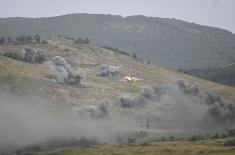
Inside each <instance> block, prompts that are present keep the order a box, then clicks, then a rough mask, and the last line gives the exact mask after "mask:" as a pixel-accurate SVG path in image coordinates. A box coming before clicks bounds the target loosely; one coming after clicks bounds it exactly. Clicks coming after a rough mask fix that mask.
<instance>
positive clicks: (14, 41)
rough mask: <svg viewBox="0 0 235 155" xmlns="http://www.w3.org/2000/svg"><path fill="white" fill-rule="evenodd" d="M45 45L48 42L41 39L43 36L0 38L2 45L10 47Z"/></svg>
mask: <svg viewBox="0 0 235 155" xmlns="http://www.w3.org/2000/svg"><path fill="white" fill-rule="evenodd" d="M33 42H35V43H44V44H46V43H47V42H46V41H45V40H42V39H41V36H40V35H38V34H36V35H33V36H30V35H21V36H18V37H16V38H10V37H0V45H9V44H14V45H17V44H24V43H33Z"/></svg>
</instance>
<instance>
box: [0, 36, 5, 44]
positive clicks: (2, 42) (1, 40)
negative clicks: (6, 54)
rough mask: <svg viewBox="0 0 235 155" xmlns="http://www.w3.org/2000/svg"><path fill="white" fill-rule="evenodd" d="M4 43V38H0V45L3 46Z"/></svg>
mask: <svg viewBox="0 0 235 155" xmlns="http://www.w3.org/2000/svg"><path fill="white" fill-rule="evenodd" d="M5 42H6V40H5V37H2V38H1V39H0V45H3V44H5Z"/></svg>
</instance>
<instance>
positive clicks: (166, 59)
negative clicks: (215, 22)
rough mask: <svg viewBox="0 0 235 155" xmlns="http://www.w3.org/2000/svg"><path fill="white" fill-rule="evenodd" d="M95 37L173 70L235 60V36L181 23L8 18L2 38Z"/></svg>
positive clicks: (84, 17) (3, 21)
mask: <svg viewBox="0 0 235 155" xmlns="http://www.w3.org/2000/svg"><path fill="white" fill-rule="evenodd" d="M36 33H38V34H40V35H41V36H44V37H49V36H58V35H61V36H65V37H73V38H83V39H84V38H87V37H88V38H89V39H90V41H91V44H93V45H97V46H110V47H113V48H118V49H120V50H124V51H127V52H129V53H130V54H133V53H136V54H137V56H138V57H140V58H144V59H145V60H150V61H151V63H154V64H158V65H161V66H164V67H167V68H173V69H180V68H181V69H192V68H214V67H220V66H223V65H225V64H228V63H229V62H232V61H234V60H235V52H234V51H235V46H234V44H235V35H234V34H232V33H231V32H229V31H226V30H223V29H219V28H213V27H208V26H202V25H198V24H194V23H188V22H185V21H181V20H176V19H164V18H158V17H145V16H130V17H122V16H112V15H91V14H71V15H64V16H58V17H49V18H36V19H33V18H19V17H16V18H2V19H0V36H5V37H17V36H19V35H35V34H36Z"/></svg>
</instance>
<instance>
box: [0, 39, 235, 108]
mask: <svg viewBox="0 0 235 155" xmlns="http://www.w3.org/2000/svg"><path fill="white" fill-rule="evenodd" d="M24 46H25V45H23V46H22V45H18V46H17V47H18V49H19V50H20V49H21V48H22V47H24ZM29 46H32V47H40V48H44V49H46V50H47V54H48V56H49V57H51V56H55V55H60V56H63V57H65V58H66V59H67V60H68V61H69V62H70V63H71V64H72V65H73V66H74V67H75V68H78V67H82V68H83V69H84V71H85V73H86V78H85V79H84V80H83V82H82V83H83V84H84V85H85V86H86V87H83V86H78V87H74V86H73V85H61V84H53V83H52V82H50V80H49V81H48V79H50V78H53V77H55V76H56V73H55V72H53V70H51V69H50V67H48V66H47V65H40V64H30V63H24V62H22V61H19V60H14V59H9V58H7V57H4V56H0V60H1V61H0V73H1V74H0V78H1V80H2V82H4V83H5V85H7V84H9V85H8V87H11V89H13V90H14V91H16V92H17V91H18V90H20V92H23V90H24V89H22V90H21V87H19V86H21V85H22V86H24V87H27V86H28V85H29V86H30V84H31V83H30V81H33V82H32V85H35V83H36V84H39V85H40V84H41V86H40V87H39V88H37V89H35V91H40V92H45V94H47V93H49V96H51V95H53V94H57V95H58V97H59V98H60V99H59V100H64V101H65V102H66V103H71V104H79V103H94V101H99V100H101V99H104V98H109V99H114V100H115V99H117V97H118V96H120V95H121V94H123V93H131V94H135V93H137V92H139V91H140V90H141V89H142V88H144V87H145V86H146V85H151V84H164V83H171V82H175V81H176V80H178V79H185V80H186V81H188V82H193V83H198V84H199V86H200V87H201V88H202V89H204V90H207V91H215V92H217V93H219V94H221V95H223V96H225V98H227V99H229V100H232V101H235V88H234V87H229V86H224V85H221V84H217V83H213V82H209V81H206V80H203V79H199V78H195V77H192V76H188V75H185V74H181V73H178V72H175V71H171V70H166V69H164V68H162V67H159V66H156V65H146V64H144V63H141V62H140V61H138V60H135V59H133V58H131V57H128V56H125V55H123V54H119V53H116V52H114V51H111V50H108V49H103V48H99V47H95V46H91V45H87V44H78V45H74V44H73V41H72V40H68V39H62V38H52V39H49V40H48V44H46V45H44V44H31V45H30V44H29ZM12 49H17V48H15V47H10V48H0V53H3V52H6V51H7V50H9V51H12ZM104 63H106V64H109V65H122V66H123V68H124V73H123V75H132V76H135V77H137V78H139V79H142V80H141V81H138V82H137V83H134V84H133V85H127V84H126V83H122V82H120V79H121V78H122V76H114V77H107V78H104V77H99V76H97V73H98V69H99V66H100V65H102V64H104ZM9 77H11V78H9ZM12 78H13V79H14V78H15V79H19V81H18V82H19V83H17V85H18V86H17V87H16V86H15V85H14V84H15V83H12V80H11V79H12ZM22 79H29V80H28V81H27V80H26V81H25V82H26V83H27V82H29V83H28V84H26V85H24V84H25V83H24V84H23V83H21V80H22ZM13 81H14V80H13ZM16 82H17V81H16ZM2 86H4V85H2ZM32 87H35V86H32ZM25 90H27V89H26V88H25ZM42 90H43V91H42ZM50 93H51V94H50Z"/></svg>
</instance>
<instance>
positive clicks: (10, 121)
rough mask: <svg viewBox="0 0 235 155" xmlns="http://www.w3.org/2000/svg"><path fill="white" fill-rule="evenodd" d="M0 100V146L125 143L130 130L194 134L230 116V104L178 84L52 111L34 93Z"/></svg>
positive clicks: (0, 93) (233, 112)
mask: <svg viewBox="0 0 235 155" xmlns="http://www.w3.org/2000/svg"><path fill="white" fill-rule="evenodd" d="M0 99H1V100H0V148H4V147H6V146H7V145H10V144H11V145H20V146H22V145H23V146H24V145H32V144H35V143H39V142H43V141H45V140H47V139H53V138H62V139H63V138H65V139H69V138H81V137H85V138H87V139H94V138H95V139H97V140H98V142H107V143H117V142H126V141H127V138H128V136H130V135H133V133H136V131H144V132H156V133H157V131H164V132H175V131H177V132H179V131H180V132H185V133H186V132H189V133H190V132H191V133H195V132H197V133H198V132H199V133H200V132H201V131H203V132H204V131H210V130H211V129H213V130H216V129H218V130H219V129H221V128H224V126H225V125H228V124H229V123H231V122H233V121H234V117H235V108H234V105H233V104H232V103H230V102H227V101H225V100H224V99H223V98H221V97H220V96H219V95H217V94H214V93H205V92H203V91H201V90H200V89H199V88H198V87H197V86H196V85H192V84H189V83H187V82H184V81H178V82H176V83H173V84H165V85H155V86H148V87H146V88H144V89H143V90H142V91H140V92H139V93H138V94H136V95H133V96H132V95H129V94H126V95H125V96H124V97H120V102H114V103H112V102H110V101H108V100H103V101H100V102H98V103H94V104H90V105H87V104H86V105H85V104H84V105H77V106H76V107H74V106H72V107H69V108H65V109H55V107H56V105H54V106H52V105H50V104H48V103H50V101H49V100H48V99H44V98H41V97H38V96H36V95H31V96H30V95H25V96H17V95H16V94H11V93H9V92H3V91H0ZM57 108H58V107H57ZM118 137H119V138H118ZM120 138H121V139H122V140H121V141H120Z"/></svg>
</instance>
